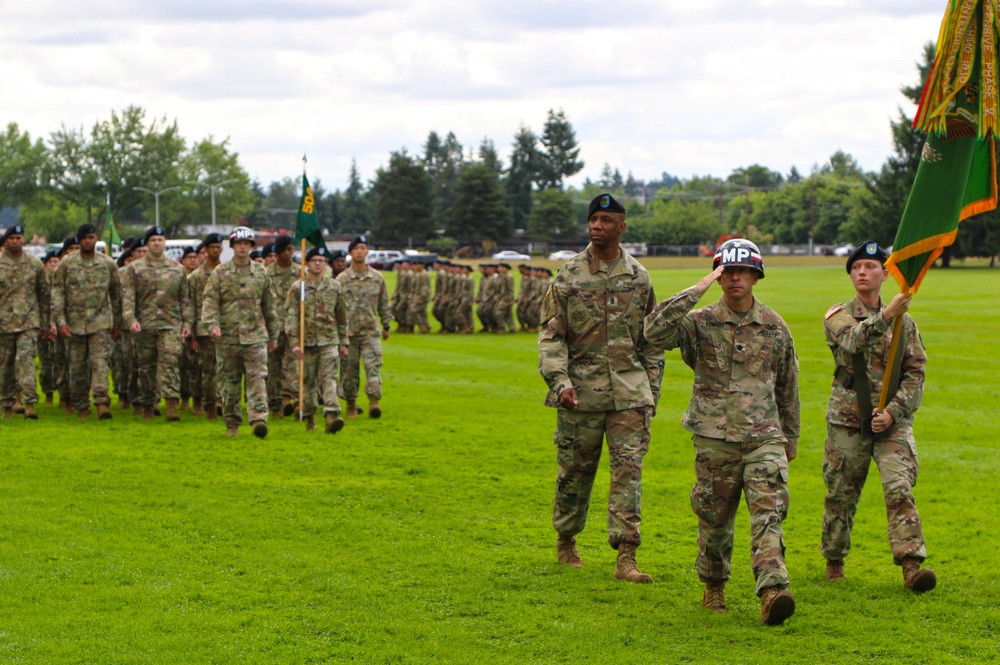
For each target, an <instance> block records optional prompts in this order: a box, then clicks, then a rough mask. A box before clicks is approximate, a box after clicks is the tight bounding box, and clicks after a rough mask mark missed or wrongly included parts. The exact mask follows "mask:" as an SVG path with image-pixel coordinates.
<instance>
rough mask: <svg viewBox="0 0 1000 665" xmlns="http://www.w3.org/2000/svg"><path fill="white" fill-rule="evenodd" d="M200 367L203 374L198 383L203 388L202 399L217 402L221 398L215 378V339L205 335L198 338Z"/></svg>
mask: <svg viewBox="0 0 1000 665" xmlns="http://www.w3.org/2000/svg"><path fill="white" fill-rule="evenodd" d="M198 369H199V370H200V372H201V376H200V377H199V378H198V384H199V386H200V388H201V399H202V401H203V402H206V403H208V402H216V401H218V399H219V391H218V390H217V386H216V379H215V340H214V339H212V338H211V337H209V336H208V335H205V336H204V337H199V338H198Z"/></svg>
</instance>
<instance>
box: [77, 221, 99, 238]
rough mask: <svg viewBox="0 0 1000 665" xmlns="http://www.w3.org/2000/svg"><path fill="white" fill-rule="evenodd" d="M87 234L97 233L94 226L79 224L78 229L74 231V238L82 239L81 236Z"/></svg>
mask: <svg viewBox="0 0 1000 665" xmlns="http://www.w3.org/2000/svg"><path fill="white" fill-rule="evenodd" d="M88 233H93V234H96V233H97V227H96V226H94V225H93V224H90V223H87V224H81V225H80V228H78V229H77V230H76V237H77V238H82V237H83V236H85V235H87V234H88Z"/></svg>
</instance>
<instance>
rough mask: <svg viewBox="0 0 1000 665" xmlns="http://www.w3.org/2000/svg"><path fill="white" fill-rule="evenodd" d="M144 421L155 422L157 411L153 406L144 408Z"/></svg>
mask: <svg viewBox="0 0 1000 665" xmlns="http://www.w3.org/2000/svg"><path fill="white" fill-rule="evenodd" d="M142 419H143V420H155V419H156V411H155V410H154V409H153V405H152V404H146V405H143V407H142Z"/></svg>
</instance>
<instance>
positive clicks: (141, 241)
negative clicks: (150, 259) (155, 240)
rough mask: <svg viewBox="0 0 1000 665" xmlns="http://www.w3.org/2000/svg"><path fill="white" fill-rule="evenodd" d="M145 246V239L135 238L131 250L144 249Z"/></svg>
mask: <svg viewBox="0 0 1000 665" xmlns="http://www.w3.org/2000/svg"><path fill="white" fill-rule="evenodd" d="M145 246H146V239H145V238H136V239H135V241H134V242H133V243H132V249H135V248H136V247H145Z"/></svg>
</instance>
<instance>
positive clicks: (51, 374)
mask: <svg viewBox="0 0 1000 665" xmlns="http://www.w3.org/2000/svg"><path fill="white" fill-rule="evenodd" d="M53 275H55V271H54V270H46V271H45V279H46V280H47V281H48V284H49V293H50V294H51V292H52V276H53ZM55 354H56V348H55V341H54V340H51V339H45V338H44V337H43V338H41V339H39V340H38V383H39V384H41V387H42V392H43V393H45V395H46V397H47V398H48V397H51V396H52V393H54V392H55V391H56V390H58V389H59V384H58V368H57V367H56V365H55V362H56V355H55Z"/></svg>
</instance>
